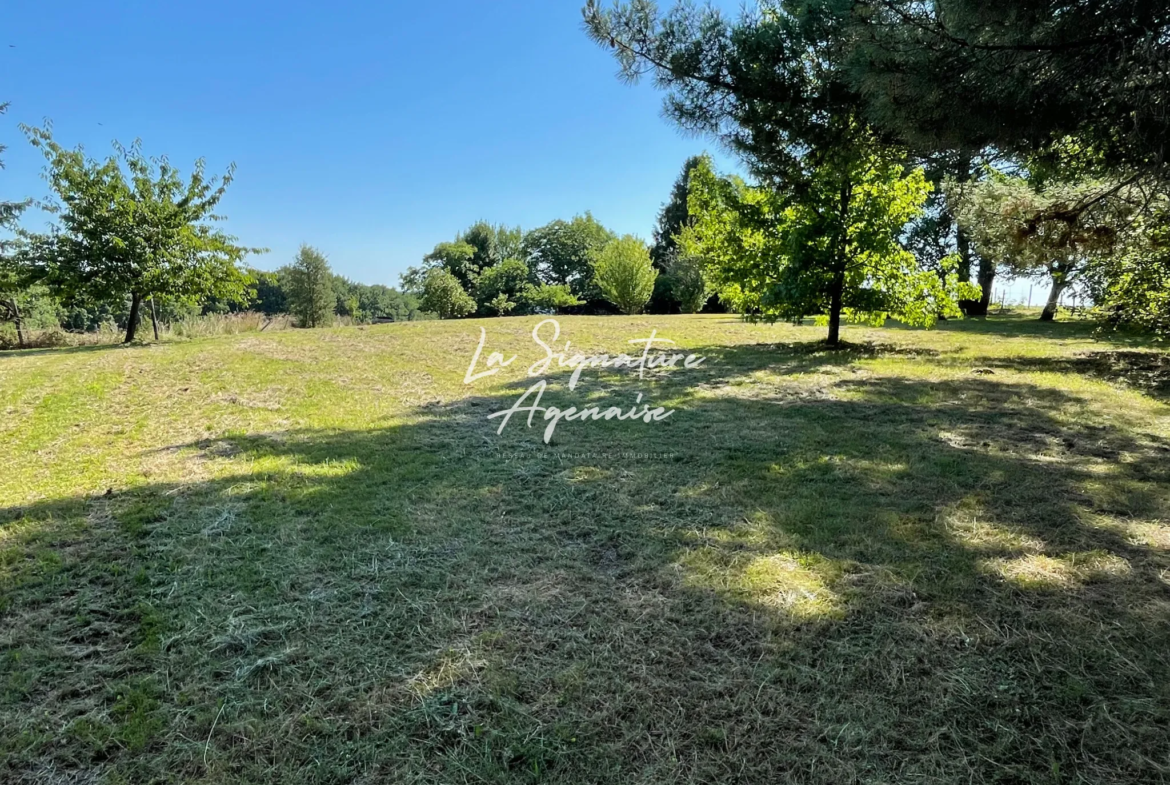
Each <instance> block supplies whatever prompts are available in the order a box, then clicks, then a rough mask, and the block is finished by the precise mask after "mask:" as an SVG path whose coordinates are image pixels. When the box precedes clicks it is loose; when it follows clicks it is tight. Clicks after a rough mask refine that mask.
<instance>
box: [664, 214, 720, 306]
mask: <svg viewBox="0 0 1170 785" xmlns="http://www.w3.org/2000/svg"><path fill="white" fill-rule="evenodd" d="M684 231H685V230H684ZM680 236H681V235H680ZM663 266H664V267H665V268H666V274H665V275H664V276H663V277H664V278H666V279H667V280H668V281H669V282H670V285H669V290H670V296H671V297H673V298H674V299H675V301H677V302H678V307H679V310H680V311H682V312H683V313H698V312H699V311H701V310H703V306H705V305H706V304H707V300H709V299H711V287H710V285H709V284H708V283H707V274H706V273H705V272H703V262H702V260H701V259H698V258H697V257H694V256H690V255H688V254H685V253H681V252H680V251H679V250H678V249H677V248H676V249H675V250H672V251H671V252H670V253H669V254H668V255H667V256H666V258H665V260H664V263H663Z"/></svg>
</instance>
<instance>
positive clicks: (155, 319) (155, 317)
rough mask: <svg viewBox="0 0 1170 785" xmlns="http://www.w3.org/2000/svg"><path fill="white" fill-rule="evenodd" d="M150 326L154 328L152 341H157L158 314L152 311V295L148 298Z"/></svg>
mask: <svg viewBox="0 0 1170 785" xmlns="http://www.w3.org/2000/svg"><path fill="white" fill-rule="evenodd" d="M150 325H151V326H152V327H153V328H154V340H156V341H157V340H158V312H157V311H155V310H154V295H153V294H152V295H151V296H150Z"/></svg>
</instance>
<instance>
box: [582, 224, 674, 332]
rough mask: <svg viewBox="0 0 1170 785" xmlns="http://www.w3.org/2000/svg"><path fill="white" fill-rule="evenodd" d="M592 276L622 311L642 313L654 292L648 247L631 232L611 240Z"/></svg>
mask: <svg viewBox="0 0 1170 785" xmlns="http://www.w3.org/2000/svg"><path fill="white" fill-rule="evenodd" d="M593 278H594V281H596V283H597V286H598V288H600V289H601V292H602V294H603V295H605V299H607V300H609V301H610V302H611V303H613V304H614V305H616V306H617V307H618V308H619V309H620V310H621V311H622V313H626V314H636V313H641V312H642V309H643V308H645V307H646V303H648V302H650V295H652V294H654V282H655V281H656V280H657V279H658V271H657V270H655V269H654V265H653V263H652V262H651V261H650V250H649V249H648V248H647V247H646V244H645V243H644V242H642V241H641V240H639V239H638V238H637V237H634V236H633V235H626V236H625V237H622V238H620V239H618V240H614V241H612V242H610V243H609V244H608V245H606V246H605V248H603V249H602V250H601V253H600V254H599V255H598V257H597V261H596V262H595V263H594V264H593Z"/></svg>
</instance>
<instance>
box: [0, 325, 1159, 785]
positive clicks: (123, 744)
mask: <svg viewBox="0 0 1170 785" xmlns="http://www.w3.org/2000/svg"><path fill="white" fill-rule="evenodd" d="M537 321H538V320H537V319H534V318H515V319H493V320H484V321H460V322H443V323H438V322H430V323H405V324H397V325H387V326H379V327H369V328H339V329H333V330H316V331H292V332H282V333H275V334H252V335H240V336H226V337H222V338H209V339H200V340H195V341H190V342H173V343H163V344H159V345H152V346H135V347H131V348H120V347H106V348H101V347H78V348H75V349H60V350H46V351H31V352H24V353H8V354H5V355H4V356H0V411H2V412H3V417H2V418H0V781H2V782H4V783H23V782H30V783H31V782H36V783H92V782H110V783H120V782H126V783H142V782H150V781H160V782H172V781H173V782H217V783H218V782H280V783H302V782H304V783H308V782H322V783H382V782H386V783H413V782H450V783H464V782H467V783H479V782H499V783H503V782H508V783H515V782H521V783H522V782H597V783H613V782H623V783H624V782H642V783H666V782H671V783H675V782H678V783H684V782H719V783H730V782H742V783H779V782H800V783H826V784H829V783H832V784H833V785H838V784H841V783H855V782H856V783H879V782H880V783H892V782H899V783H915V782H924V783H925V782H978V783H982V782H1000V783H1073V782H1091V783H1107V782H1161V781H1168V780H1170V661H1168V657H1170V356H1168V355H1167V354H1165V353H1163V352H1159V351H1157V350H1151V349H1148V348H1145V347H1142V346H1140V345H1123V344H1117V343H1108V342H1098V341H1094V340H1093V338H1092V336H1091V328H1089V327H1088V326H1084V325H1077V324H1059V323H1058V324H1052V325H1041V324H1040V323H1038V322H1036V323H1033V322H1031V321H1023V320H1021V319H1013V318H1011V317H1004V318H1000V319H993V320H989V321H986V322H981V321H969V322H962V323H951V324H948V325H944V326H943V327H942V329H939V330H936V331H931V332H920V331H912V330H903V329H897V328H889V329H884V330H868V329H860V328H851V329H849V330H847V331H846V336H845V337H846V339H847V340H848V341H850V342H851V347H850V348H848V349H846V350H843V351H838V352H828V351H825V350H823V349H821V348H819V346H818V345H817V344H816V343H815V341H816V340H817V339H819V338H820V337H821V336H822V332H823V331H821V330H818V329H815V328H811V327H806V328H799V327H789V326H753V325H746V324H741V323H739V322H737V321H735V320H734V319H731V318H728V317H718V316H711V317H706V316H704V317H642V318H618V317H613V318H564V319H562V320H561V325H562V328H563V330H562V336H561V341H562V342H563V341H564V340H566V339H568V340H571V341H572V348H573V350H578V349H588V350H596V351H607V352H610V353H617V352H620V351H630V350H631V347H630V346H629V345H628V344H627V343H626V342H627V341H628V340H630V339H634V338H643V337H646V336H647V335H648V334H649V333H650V330H651V329H657V330H658V333H659V335H660V336H661V337H665V338H669V339H672V340H675V341H676V342H677V343H678V346H679V347H682V349H683V350H684V351H685V352H693V353H695V354H698V355H703V356H706V357H707V360H706V362H705V363H703V365H702V366H701V367H699V368H694V369H683V368H678V369H674V370H670V371H663V370H661V369H658V370H655V371H653V372H648V373H647V374H646V378H644V379H639V378H638V376H637V374H636V373H631V372H629V371H618V370H599V369H593V370H588V371H586V372H585V373H584V374H583V375H582V378H581V382H580V384H579V386H578V387H577V389H576V390H573V391H570V390H568V389H567V385H566V380H567V374H566V372H565V371H564V370H556V369H553V372H551V373H550V376H551V380H550V381H551V383H550V387H549V389H548V392H547V393H546V394H545V397H544V404H545V405H550V404H553V405H557V406H563V407H567V406H570V405H577V406H581V405H584V404H585V403H589V404H603V405H605V406H610V405H614V406H620V407H622V408H623V409H628V408H631V407H633V406H634V405H635V401H636V400H637V395H638V394H639V393H642V394H644V396H645V397H644V399H643V403H649V404H650V405H651V406H659V405H661V406H665V407H667V408H669V409H673V410H674V414H672V415H671V416H670V417H669V418H668V419H666V420H664V421H661V422H652V423H643V422H640V421H639V422H628V421H626V422H619V421H617V420H611V421H598V422H569V421H562V422H561V423H560V424H559V425H558V426H557V428H556V432H555V436H554V437H553V439H552V441H551V444H548V445H546V444H544V443H543V442H542V430H543V425H544V423H536V424H535V425H534V427H532V428H531V429H530V428H528V427H527V425H526V423H525V422H524V420H523V416H522V415H520V416H517V417H515V418H514V419H513V420H512V421H511V422H510V423H509V424H508V425H507V427H506V428H504V431H503V433H502V434H497V428H498V427H499V424H500V421H499V419H489V415H490V414H492V413H494V412H497V411H500V410H504V409H507V408H509V407H510V406H512V405H513V403H514V402H515V401H516V400H517V399H518V398H519V397H520V396H521V395H522V394H523V392H524V391H525V390H526V389H527V388H528V387H529V386H530V385H531V384H533V383H534V382H535V381H536V380H535V379H532V378H528V377H527V375H526V370H527V367H528V366H529V364H530V363H532V362H533V361H534V360H536V359H538V358H539V357H540V356H542V351H541V350H540V348H539V347H538V346H537V345H536V344H535V343H534V342H533V341H532V339H531V336H530V332H531V330H532V328H533V326H534V325H535V324H536V322H537ZM481 326H483V327H485V328H486V329H487V346H486V348H485V351H484V353H483V356H482V358H481V364H480V369H481V370H482V369H483V364H484V363H485V362H486V360H487V356H488V354H489V353H490V352H492V351H496V350H498V351H500V352H503V353H504V354H506V355H508V356H510V355H512V354H516V355H518V356H519V359H518V360H517V361H516V362H515V363H513V364H511V365H509V366H508V367H506V368H505V369H504V370H503V372H501V373H500V374H498V375H495V376H491V377H486V378H483V379H479V380H477V381H475V382H474V383H473V384H464V374H465V372H466V371H467V368H468V364H469V362H470V360H471V357H472V355H473V353H474V352H475V349H476V345H477V342H478V340H479V328H480V327H481Z"/></svg>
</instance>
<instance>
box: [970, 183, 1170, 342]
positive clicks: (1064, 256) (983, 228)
mask: <svg viewBox="0 0 1170 785" xmlns="http://www.w3.org/2000/svg"><path fill="white" fill-rule="evenodd" d="M955 190H956V194H955V195H954V196H953V197H952V201H953V202H954V204H955V210H956V211H957V213H958V214H959V216H960V218H961V219H963V220H964V222H965V223H967V224H968V225H970V226H972V227H974V231H975V241H976V244H977V245H978V246H979V250H980V253H981V254H982V255H983V256H985V257H986V258H989V259H993V260H995V261H996V262H998V263H999V264H1002V265H1004V266H1005V267H1006V268H1008V269H1009V270H1010V271H1011V272H1012V273H1013V274H1014V275H1017V276H1023V277H1038V278H1042V279H1048V280H1049V281H1050V282H1051V288H1050V290H1049V295H1048V299H1047V301H1046V303H1045V306H1044V309H1043V310H1042V311H1041V315H1040V319H1041V320H1043V321H1051V320H1052V319H1054V318H1055V317H1056V310H1057V306H1058V304H1059V303H1060V299H1061V296H1062V295H1063V294H1064V292H1065V291H1066V290H1068V289H1069V288H1070V287H1073V286H1075V285H1077V284H1079V283H1081V282H1082V281H1085V280H1086V279H1087V278H1089V277H1091V276H1093V275H1095V274H1099V270H1100V268H1102V267H1103V266H1104V265H1106V264H1107V263H1108V261H1109V259H1110V257H1112V256H1113V254H1114V253H1115V252H1116V251H1118V250H1119V249H1121V248H1123V247H1125V246H1127V245H1128V246H1129V247H1130V248H1134V247H1137V246H1139V245H1141V240H1140V239H1139V237H1138V235H1139V233H1140V232H1141V230H1143V229H1147V228H1150V225H1149V223H1148V222H1146V221H1143V220H1141V219H1142V216H1143V215H1144V214H1145V213H1146V212H1147V211H1148V210H1149V208H1150V206H1151V205H1153V204H1155V203H1157V204H1164V202H1165V200H1164V197H1161V196H1160V195H1158V194H1156V193H1154V194H1151V193H1148V192H1146V191H1144V190H1143V189H1140V188H1137V187H1135V186H1133V185H1124V184H1119V183H1116V182H1112V181H1099V180H1092V179H1085V180H1077V181H1071V182H1070V181H1064V180H1050V179H1045V178H1043V177H1035V176H1033V177H1028V176H1009V175H1004V174H996V175H994V176H993V177H991V178H989V179H987V180H985V181H983V182H981V183H979V184H977V185H974V186H967V187H965V188H957V189H955Z"/></svg>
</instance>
